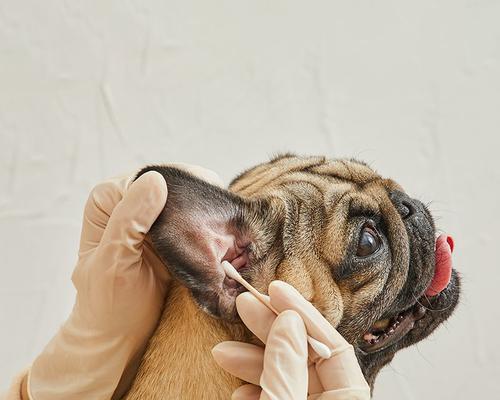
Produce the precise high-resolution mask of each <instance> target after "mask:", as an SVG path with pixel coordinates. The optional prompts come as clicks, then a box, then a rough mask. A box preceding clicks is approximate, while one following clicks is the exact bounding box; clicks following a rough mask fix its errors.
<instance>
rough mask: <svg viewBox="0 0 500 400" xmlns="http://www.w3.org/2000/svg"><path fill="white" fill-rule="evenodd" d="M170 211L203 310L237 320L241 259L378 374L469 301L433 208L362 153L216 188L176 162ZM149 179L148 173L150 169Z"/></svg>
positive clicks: (165, 235)
mask: <svg viewBox="0 0 500 400" xmlns="http://www.w3.org/2000/svg"><path fill="white" fill-rule="evenodd" d="M150 170H156V171H158V172H160V173H161V174H162V175H163V176H164V177H165V180H166V182H167V184H168V191H169V194H168V199H167V204H166V206H165V209H164V210H163V212H162V213H161V215H160V217H159V218H158V220H157V221H156V222H155V224H154V225H153V227H152V229H151V237H152V241H153V244H154V246H155V248H156V250H157V251H158V253H159V254H160V256H161V257H162V259H163V260H164V261H165V264H166V265H167V266H168V268H169V269H170V270H171V272H172V273H173V274H174V275H175V276H177V277H178V278H179V279H180V280H181V281H182V282H183V283H184V284H185V285H186V286H187V287H188V288H189V289H190V290H191V292H192V294H193V297H194V299H195V300H196V301H197V303H198V304H199V305H200V307H201V308H202V309H204V310H205V311H207V312H208V313H210V314H212V315H213V316H215V317H218V318H222V319H225V320H230V321H231V320H233V321H235V320H237V315H236V311H235V305H234V303H235V298H236V296H237V295H238V294H239V293H241V292H242V291H244V289H243V287H242V286H241V285H239V284H237V283H236V282H235V281H233V280H231V279H229V278H228V277H226V276H225V274H224V272H223V270H222V268H221V266H220V264H221V261H223V260H228V261H230V262H231V263H232V264H233V266H234V267H235V268H237V269H238V270H239V272H240V273H241V274H242V276H244V277H245V278H246V279H247V280H248V281H249V282H251V283H252V284H253V285H254V286H255V287H256V288H257V289H258V290H260V291H261V292H264V293H265V292H266V290H267V287H268V285H269V283H270V282H271V281H272V280H275V279H280V280H283V281H286V282H288V283H290V284H292V285H293V286H294V287H296V288H297V289H298V290H299V291H300V292H301V293H302V295H303V296H304V297H305V298H306V299H308V300H309V301H311V302H312V303H313V304H314V305H315V306H316V308H318V309H319V310H320V311H321V313H322V314H323V315H324V316H325V318H326V319H327V320H328V321H330V322H331V324H332V325H333V326H335V327H336V328H337V329H338V330H339V332H340V333H341V334H342V335H343V336H344V337H345V338H346V339H347V340H348V341H349V342H351V343H352V344H353V345H354V347H355V349H356V353H357V356H358V359H359V361H360V364H361V366H362V369H363V372H364V374H365V377H366V379H367V380H368V382H369V383H370V384H371V385H372V384H373V381H374V378H375V376H376V374H377V372H378V371H379V370H380V368H381V367H382V366H384V365H385V364H387V363H388V362H389V361H390V360H391V359H392V358H393V356H394V354H395V352H396V351H398V350H399V349H401V348H404V347H407V346H409V345H411V344H413V343H416V342H418V341H420V340H422V339H423V338H424V337H426V336H427V335H429V334H430V333H431V332H432V331H433V330H434V329H435V328H436V327H437V326H438V325H439V324H441V323H442V322H443V321H444V320H445V319H446V318H448V317H449V316H450V314H451V313H452V311H453V309H454V307H455V306H456V304H457V302H458V295H459V278H458V275H457V273H456V272H455V271H452V274H451V278H450V279H448V277H447V276H445V277H443V274H444V275H446V274H447V272H449V266H446V267H442V268H441V267H440V263H441V264H442V263H447V262H449V260H439V262H436V257H435V254H436V248H439V250H440V252H439V254H440V255H441V257H442V256H443V255H444V256H445V257H446V256H447V257H448V258H449V253H450V246H452V244H451V243H450V244H447V243H446V238H444V237H441V238H439V239H438V242H437V244H436V234H435V227H434V222H433V218H432V216H431V214H430V213H429V211H428V210H427V208H426V207H425V206H424V205H423V204H422V203H421V202H420V201H418V200H415V199H412V198H410V197H409V196H408V195H406V194H405V192H404V190H403V189H402V188H401V187H400V186H399V185H398V184H397V183H395V182H394V181H392V180H390V179H384V178H382V177H381V176H379V175H378V174H377V173H375V172H374V171H373V170H372V169H371V168H369V167H368V166H367V165H365V164H363V163H360V162H357V161H354V160H328V159H325V158H324V157H296V156H293V155H286V156H281V157H278V158H275V159H274V160H272V161H270V162H268V163H265V164H261V165H259V166H257V167H255V168H252V169H250V170H248V171H246V172H244V173H243V174H241V175H240V176H239V177H237V178H236V179H235V180H234V181H233V182H232V183H231V185H230V188H229V191H227V190H224V189H220V188H218V187H215V186H212V185H210V184H208V183H206V182H203V181H201V180H199V179H197V178H195V177H193V176H191V175H189V174H188V173H186V172H183V171H180V170H178V169H175V168H169V167H161V166H157V167H148V168H145V169H144V170H142V171H141V172H140V174H142V173H144V172H147V171H150ZM140 174H139V175H140Z"/></svg>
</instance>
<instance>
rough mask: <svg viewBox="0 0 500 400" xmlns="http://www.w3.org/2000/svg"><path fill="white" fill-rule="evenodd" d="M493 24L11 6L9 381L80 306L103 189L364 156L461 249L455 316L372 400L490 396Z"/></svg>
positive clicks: (297, 5)
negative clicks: (94, 199) (155, 173)
mask: <svg viewBox="0 0 500 400" xmlns="http://www.w3.org/2000/svg"><path fill="white" fill-rule="evenodd" d="M499 21H500V4H499V2H498V1H493V0H491V1H488V0H483V1H472V0H470V1H469V0H461V1H457V0H446V1H434V0H433V1H430V0H422V1H412V2H410V1H386V0H384V1H376V2H374V1H332V0H328V1H314V2H311V1H309V2H300V1H290V0H288V1H284V0H281V1H277V0H273V1H270V0H259V1H256V0H254V1H251V2H248V1H234V0H228V1H199V2H196V1H187V0H179V1H165V0H158V1H141V0H135V1H126V0H123V1H103V0H93V1H85V2H78V1H69V0H68V1H62V0H60V1H56V0H51V1H37V0H29V1H27V0H25V1H19V0H1V1H0V268H1V270H0V271H1V275H0V387H2V388H3V387H6V386H7V384H8V382H9V380H10V378H11V377H12V376H13V375H14V374H15V372H16V371H18V370H20V369H21V368H23V367H24V366H26V365H28V364H29V362H30V360H32V359H33V357H34V356H35V355H36V354H37V353H38V352H40V350H41V349H42V347H43V345H44V344H45V343H46V342H47V341H48V340H49V338H50V337H51V335H52V334H53V333H54V332H55V330H56V328H57V327H58V325H59V324H60V323H61V321H63V320H64V318H65V316H66V315H67V313H68V312H69V310H70V308H71V305H72V301H73V296H74V291H73V288H72V286H71V283H70V275H71V270H72V268H73V265H74V262H75V259H76V252H77V245H78V237H79V229H80V218H81V213H82V208H83V205H84V202H85V200H86V196H87V193H88V192H89V190H90V189H91V187H92V186H93V185H95V184H96V183H97V182H99V181H100V180H102V179H103V178H105V177H108V176H112V175H116V174H120V173H122V172H125V171H131V170H133V169H134V168H137V167H140V166H143V165H144V164H147V163H152V162H169V161H184V162H190V163H197V164H201V165H203V166H206V167H208V168H211V169H214V170H215V171H217V172H218V173H219V174H220V175H221V176H222V177H223V178H224V180H225V181H226V182H228V181H229V180H230V178H231V177H233V176H234V175H235V174H236V173H238V172H239V171H241V170H242V169H244V168H246V167H249V166H252V165H254V164H256V163H259V162H262V161H264V160H266V159H268V157H269V156H271V155H273V154H275V153H276V152H278V151H294V152H298V153H303V154H325V155H328V156H331V157H337V156H348V157H350V156H354V157H357V158H359V159H362V160H365V161H367V162H369V163H370V164H371V165H372V166H374V167H375V168H376V169H377V170H378V171H380V172H381V173H382V174H384V175H386V176H390V177H392V178H394V179H396V180H398V181H399V182H400V183H401V184H403V186H405V187H406V188H407V190H408V191H409V193H410V194H412V195H414V196H416V197H418V198H420V199H421V200H423V201H425V202H430V201H432V203H431V206H430V207H431V209H432V210H433V211H434V213H435V215H436V216H437V217H438V219H437V223H438V226H439V228H440V229H441V230H442V231H446V232H449V233H451V234H453V236H454V238H455V241H456V251H455V264H456V267H457V268H458V269H459V270H460V271H461V272H462V274H463V282H464V293H463V297H462V304H461V305H460V307H459V310H458V311H457V313H456V314H455V315H454V316H453V317H452V318H451V320H449V322H447V323H446V324H445V325H444V326H443V327H441V328H440V329H439V331H437V332H436V333H435V334H434V335H433V336H432V338H430V339H428V340H426V341H425V342H423V343H421V344H419V345H418V346H417V347H413V348H412V349H409V350H405V351H403V352H401V353H399V354H398V355H397V356H396V360H395V361H394V362H393V363H392V365H391V366H390V367H388V368H386V369H385V370H384V371H383V372H382V373H381V374H380V376H379V380H378V383H377V385H376V392H375V399H379V400H381V399H383V400H391V399H394V400H396V399H398V400H405V399H457V400H458V399H464V400H465V399H470V398H478V397H480V398H496V397H497V386H498V385H499V382H498V376H500V367H499V366H500V352H499V346H500V345H499V343H498V331H499V330H500V322H499V321H500V315H499V311H498V308H499V307H498V301H497V300H496V294H498V293H499V290H500V279H499V278H500V270H499V268H498V267H499V262H498V260H497V256H498V254H497V251H498V249H499V244H498V242H497V240H498V239H499V234H498V230H499V228H498V224H499V219H498V212H499V210H498V206H499V201H498V196H499V194H500V190H499V183H500V168H499V167H498V161H497V160H498V147H499V144H500V140H499V132H500V129H499V128H500V23H499ZM478 393H479V394H480V395H479V396H478Z"/></svg>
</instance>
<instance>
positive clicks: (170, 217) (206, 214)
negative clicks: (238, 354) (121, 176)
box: [137, 166, 252, 316]
mask: <svg viewBox="0 0 500 400" xmlns="http://www.w3.org/2000/svg"><path fill="white" fill-rule="evenodd" d="M148 171H157V172H159V173H160V174H162V175H163V177H164V178H165V181H166V182H167V188H168V197H167V203H166V205H165V208H164V209H163V211H162V212H161V214H160V216H159V217H158V219H157V220H156V221H155V223H154V224H153V226H152V227H151V230H150V236H151V239H152V243H153V246H154V248H155V250H156V251H157V252H158V254H159V255H160V257H161V258H162V260H163V261H164V262H165V264H166V266H167V267H168V268H169V270H170V271H171V272H172V273H173V274H174V275H175V276H177V278H179V279H180V280H181V281H183V283H184V284H185V285H186V286H187V287H188V288H189V289H190V290H191V291H192V293H193V295H194V297H195V299H196V300H197V301H198V303H199V304H200V305H201V306H202V307H203V308H205V309H207V310H208V311H209V312H210V313H211V314H213V315H215V316H221V315H222V314H228V313H231V312H233V308H234V297H235V296H236V295H237V294H239V291H241V290H239V289H238V288H237V286H236V285H235V284H234V282H228V279H227V278H226V276H225V273H224V271H223V270H222V268H221V267H220V264H221V261H222V260H228V261H230V262H232V263H233V265H234V266H235V267H236V268H238V267H243V266H244V265H245V264H246V263H247V262H248V252H247V251H246V250H247V248H248V246H249V245H250V243H251V238H250V227H249V225H248V224H247V223H246V222H245V221H246V218H245V216H248V215H251V214H252V211H251V209H252V207H251V206H250V203H249V202H247V201H245V200H244V199H242V198H240V197H238V196H236V195H234V194H232V193H230V192H229V191H227V190H224V189H221V188H219V187H217V186H214V185H211V184H209V183H207V182H205V181H203V180H201V179H198V178H196V177H194V176H193V175H191V174H189V173H187V172H185V171H182V170H180V169H177V168H173V167H164V166H151V167H147V168H144V169H142V170H141V171H140V172H139V174H138V175H137V178H138V177H139V176H141V175H142V174H144V173H146V172H148Z"/></svg>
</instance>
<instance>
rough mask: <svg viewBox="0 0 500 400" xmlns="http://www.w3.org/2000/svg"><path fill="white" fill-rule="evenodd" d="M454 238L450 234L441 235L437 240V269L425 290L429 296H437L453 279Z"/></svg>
mask: <svg viewBox="0 0 500 400" xmlns="http://www.w3.org/2000/svg"><path fill="white" fill-rule="evenodd" d="M453 247H454V243H453V239H452V237H451V236H448V235H440V236H439V237H438V238H437V240H436V269H435V271H434V278H432V282H431V284H430V285H429V288H428V289H427V291H426V292H425V294H426V295H427V296H431V297H432V296H436V295H438V294H439V293H441V292H442V291H443V290H444V289H445V288H446V286H448V284H449V283H450V279H451V266H452V260H451V253H452V252H453Z"/></svg>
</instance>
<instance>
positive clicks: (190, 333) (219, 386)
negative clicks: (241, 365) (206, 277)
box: [125, 282, 243, 400]
mask: <svg viewBox="0 0 500 400" xmlns="http://www.w3.org/2000/svg"><path fill="white" fill-rule="evenodd" d="M238 337H240V338H243V329H242V328H241V327H239V326H231V327H230V326H228V325H226V324H224V323H221V321H220V320H217V319H214V318H213V317H210V316H209V315H207V314H206V313H205V312H203V311H202V310H201V309H200V308H199V306H198V305H197V304H196V303H195V302H194V300H193V298H192V296H191V295H190V293H189V291H188V289H186V288H185V287H183V286H181V285H180V284H179V283H177V282H175V283H173V286H172V288H171V290H170V291H169V294H168V297H167V299H166V303H165V309H164V311H163V315H162V317H161V320H160V323H159V326H158V328H157V330H156V332H155V334H154V335H153V337H152V338H151V340H150V343H149V345H148V349H147V351H146V353H145V355H144V357H143V360H142V364H141V366H140V368H139V372H138V373H137V376H136V379H135V381H134V383H133V385H132V388H131V389H130V391H129V393H128V395H127V396H126V397H125V398H126V399H127V400H170V399H172V400H173V399H176V400H183V399H185V400H191V399H229V398H231V393H232V392H233V391H234V390H235V389H236V388H237V387H238V386H240V385H241V384H242V382H241V381H240V380H239V379H236V378H234V377H233V376H231V375H229V374H228V373H226V372H225V371H223V370H222V369H221V368H220V367H219V366H218V365H217V364H216V363H215V361H214V360H213V358H212V353H211V349H212V348H213V347H214V346H215V345H216V344H217V343H220V342H222V341H225V340H234V339H235V338H238Z"/></svg>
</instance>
